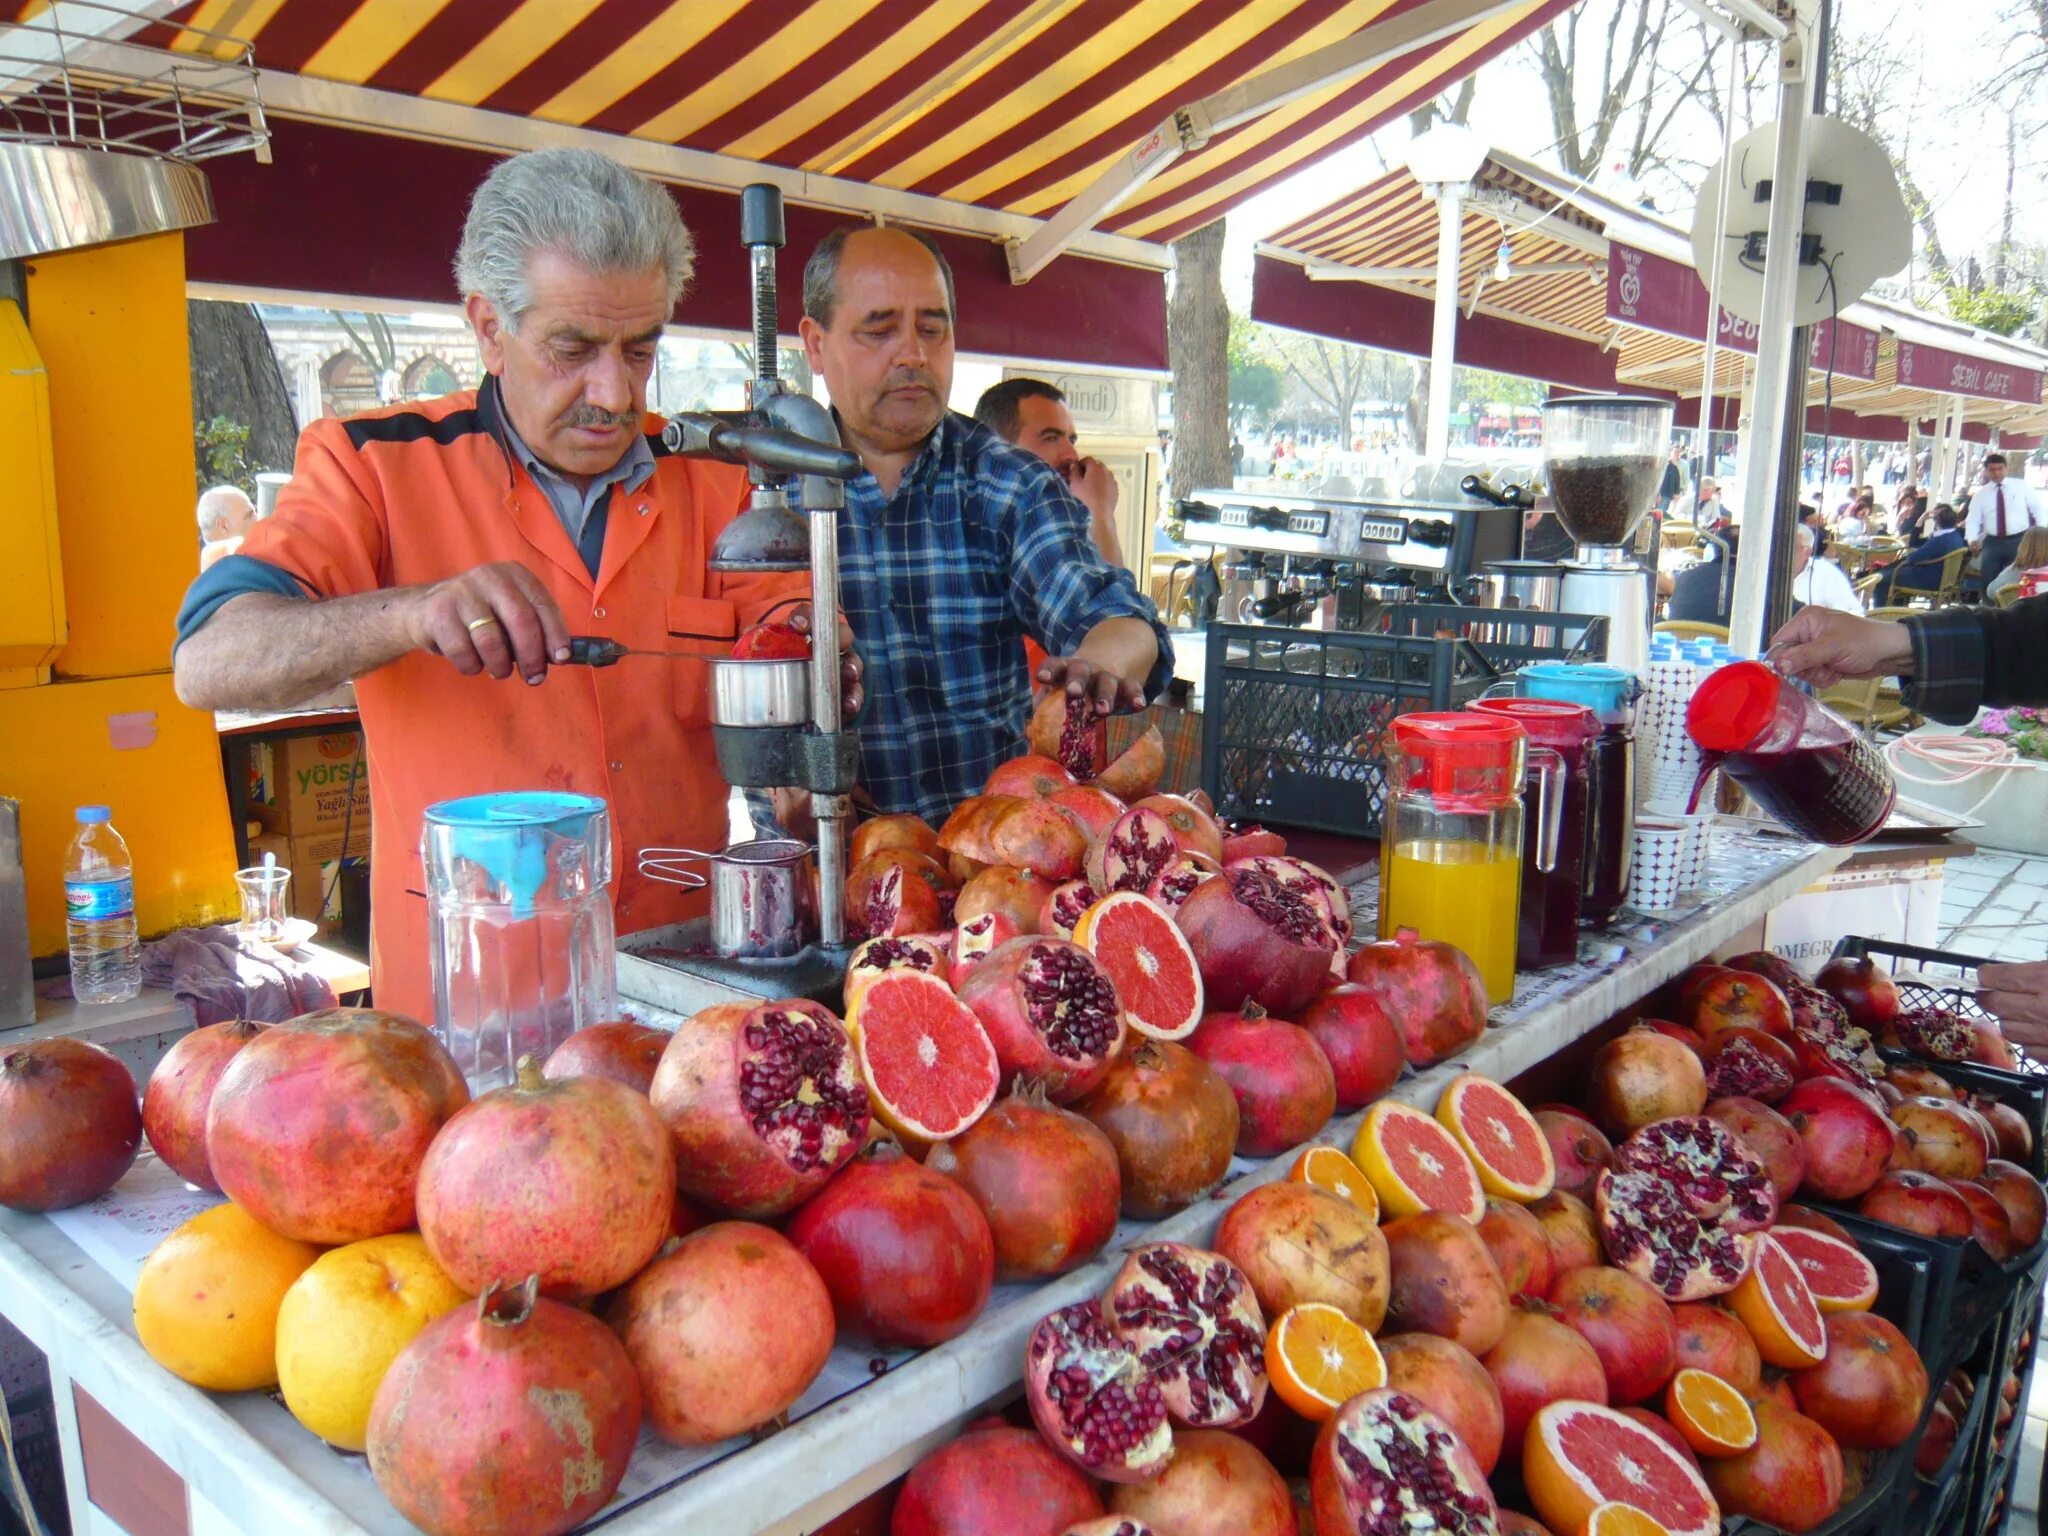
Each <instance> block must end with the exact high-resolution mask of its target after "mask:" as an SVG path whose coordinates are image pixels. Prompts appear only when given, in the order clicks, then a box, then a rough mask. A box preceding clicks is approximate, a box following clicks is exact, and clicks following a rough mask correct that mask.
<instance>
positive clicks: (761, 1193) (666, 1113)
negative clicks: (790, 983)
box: [651, 999, 868, 1216]
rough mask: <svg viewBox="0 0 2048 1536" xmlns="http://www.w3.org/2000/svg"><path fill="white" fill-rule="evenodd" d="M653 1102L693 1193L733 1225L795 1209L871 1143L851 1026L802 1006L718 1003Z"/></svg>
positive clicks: (693, 1030)
mask: <svg viewBox="0 0 2048 1536" xmlns="http://www.w3.org/2000/svg"><path fill="white" fill-rule="evenodd" d="M651 1098H652V1101H653V1104H654V1109H655V1113H656V1114H658V1115H660V1116H661V1119H662V1123H663V1124H665V1125H666V1126H667V1127H668V1129H669V1134H670V1135H671V1136H672V1137H673V1138H674V1139H675V1152H676V1182H677V1184H678V1185H679V1186H680V1187H681V1189H682V1191H683V1193H685V1194H686V1195H689V1196H690V1197H691V1198H692V1199H695V1200H700V1201H702V1202H703V1203H704V1204H706V1205H709V1206H712V1207H714V1208H715V1209H717V1210H719V1211H722V1212H726V1213H728V1214H731V1215H735V1216H779V1215H781V1214H782V1213H783V1212H785V1211H789V1210H792V1209H794V1208H795V1207H796V1206H797V1205H799V1204H801V1203H802V1202H803V1201H804V1200H806V1199H808V1198H809V1197H810V1196H811V1195H813V1194H815V1193H816V1192H817V1191H818V1190H819V1189H821V1188H823V1187H824V1184H825V1181H826V1180H827V1179H829V1178H831V1177H832V1175H833V1174H834V1173H835V1172H837V1171H838V1170H839V1169H840V1168H842V1167H844V1166H845V1164H846V1162H847V1160H848V1159H849V1158H851V1157H852V1156H853V1155H854V1153H855V1152H857V1151H859V1150H860V1146H861V1143H862V1142H864V1141H865V1140H866V1139H867V1134H868V1093H867V1088H866V1087H865V1085H863V1083H862V1082H861V1078H860V1069H859V1067H858V1066H857V1065H856V1063H855V1061H854V1054H853V1046H852V1043H851V1042H850V1041H849V1040H848V1039H847V1038H846V1030H845V1027H844V1026H843V1025H841V1024H840V1022H839V1020H838V1019H837V1018H835V1017H834V1016H833V1015H832V1014H831V1013H830V1012H828V1011H827V1010H826V1009H824V1008H821V1007H819V1006H818V1005H817V1004H816V1003H810V1002H803V1001H800V1000H797V999H786V1000H784V1001H781V1002H774V1003H766V1004H763V1005H762V1006H761V1007H759V1008H747V1007H745V1006H743V1005H742V1004H739V1003H717V1004H714V1005H713V1006H711V1007H709V1008H706V1009H704V1010H702V1011H701V1012H698V1013H695V1014H692V1015H691V1016H690V1017H689V1018H687V1019H685V1020H683V1022H682V1023H681V1024H680V1025H679V1026H677V1028H676V1032H675V1037H674V1038H673V1039H672V1040H670V1041H669V1043H668V1048H667V1049H666V1050H665V1051H663V1052H662V1056H661V1065H660V1067H659V1068H657V1069H656V1071H655V1074H654V1086H653V1089H652V1092H651Z"/></svg>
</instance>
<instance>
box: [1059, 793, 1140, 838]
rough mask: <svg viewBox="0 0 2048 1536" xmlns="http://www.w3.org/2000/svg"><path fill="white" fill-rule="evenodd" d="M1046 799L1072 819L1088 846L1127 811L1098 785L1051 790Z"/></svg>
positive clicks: (1117, 800) (1114, 796)
mask: <svg viewBox="0 0 2048 1536" xmlns="http://www.w3.org/2000/svg"><path fill="white" fill-rule="evenodd" d="M1047 798H1049V799H1050V800H1051V801H1052V803H1053V804H1054V805H1056V806H1058V807H1059V808H1060V809H1061V810H1063V811H1065V812H1066V813H1067V814H1068V815H1069V816H1071V817H1073V818H1074V823H1075V825H1077V826H1078V827H1080V829H1081V830H1082V831H1083V832H1085V833H1087V834H1088V841H1089V842H1091V843H1094V842H1099V841H1101V839H1102V837H1103V835H1104V834H1105V833H1106V832H1108V831H1109V829H1110V828H1111V827H1113V826H1115V825H1116V819H1117V817H1119V816H1121V815H1123V813H1124V812H1125V811H1127V810H1129V809H1130V807H1129V806H1127V805H1125V804H1124V802H1123V801H1122V800H1120V799H1118V798H1117V796H1116V794H1115V793H1114V792H1112V791H1111V790H1109V789H1108V788H1106V787H1104V786H1103V785H1101V784H1077V785H1076V786H1074V788H1072V789H1060V790H1055V791H1054V792H1053V793H1052V794H1051V795H1050V796H1048V797H1047Z"/></svg>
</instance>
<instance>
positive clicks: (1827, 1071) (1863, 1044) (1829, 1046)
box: [1792, 987, 1884, 1089]
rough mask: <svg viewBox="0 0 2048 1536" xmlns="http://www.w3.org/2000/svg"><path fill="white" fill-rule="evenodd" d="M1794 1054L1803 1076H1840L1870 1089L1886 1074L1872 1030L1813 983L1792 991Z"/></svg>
mask: <svg viewBox="0 0 2048 1536" xmlns="http://www.w3.org/2000/svg"><path fill="white" fill-rule="evenodd" d="M1792 1054H1793V1056H1794V1057H1796V1058H1797V1060H1798V1062H1799V1075H1800V1076H1801V1077H1839V1078H1841V1079H1843V1080H1844V1081H1845V1082H1849V1083H1853V1084H1854V1085H1855V1086H1857V1087H1858V1088H1863V1089H1871V1088H1874V1087H1876V1085H1877V1083H1878V1082H1879V1081H1880V1080H1881V1079H1882V1077H1883V1075H1884V1061H1883V1059H1882V1058H1881V1057H1879V1056H1878V1054H1877V1052H1876V1051H1875V1050H1873V1049H1872V1048H1871V1044H1870V1036H1869V1034H1868V1033H1866V1032H1865V1031H1863V1030H1860V1029H1858V1028H1856V1027H1855V1026H1854V1025H1853V1024H1851V1023H1850V1022H1849V1015H1848V1014H1847V1013H1846V1012H1845V1011H1844V1010H1843V1008H1842V1005H1841V1004H1840V1003H1838V1002H1836V1001H1835V1000H1834V999H1833V998H1832V997H1829V996H1828V995H1827V993H1825V992H1819V991H1816V990H1814V989H1813V988H1812V987H1800V988H1796V989H1794V991H1793V993H1792Z"/></svg>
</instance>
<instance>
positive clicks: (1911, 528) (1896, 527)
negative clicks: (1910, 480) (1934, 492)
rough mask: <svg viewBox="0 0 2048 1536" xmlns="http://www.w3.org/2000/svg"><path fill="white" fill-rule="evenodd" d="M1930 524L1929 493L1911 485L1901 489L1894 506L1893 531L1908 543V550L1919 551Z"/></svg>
mask: <svg viewBox="0 0 2048 1536" xmlns="http://www.w3.org/2000/svg"><path fill="white" fill-rule="evenodd" d="M1928 523H1929V520H1928V516H1927V493H1926V492H1925V491H1923V490H1920V489H1919V488H1918V487H1916V486H1911V485H1909V486H1906V487H1904V488H1903V489H1901V490H1900V492H1899V499H1898V500H1897V501H1896V502H1894V503H1893V504H1892V531H1893V532H1894V533H1895V534H1896V535H1897V536H1898V537H1899V538H1902V539H1904V540H1905V541H1906V546H1907V548H1909V549H1918V548H1919V547H1920V545H1921V544H1922V543H1924V542H1925V541H1926V538H1927V533H1928Z"/></svg>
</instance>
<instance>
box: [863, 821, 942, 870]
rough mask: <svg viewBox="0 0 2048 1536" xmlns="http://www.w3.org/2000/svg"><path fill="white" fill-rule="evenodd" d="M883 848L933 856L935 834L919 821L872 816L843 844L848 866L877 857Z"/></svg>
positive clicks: (936, 834)
mask: <svg viewBox="0 0 2048 1536" xmlns="http://www.w3.org/2000/svg"><path fill="white" fill-rule="evenodd" d="M884 848H908V849H910V851H911V852H913V853H924V854H931V855H937V853H938V852H939V834H938V833H936V832H934V831H933V830H932V829H931V828H930V827H929V826H927V825H926V824H925V821H924V819H923V818H922V817H918V816H911V815H901V816H875V817H872V818H870V819H869V820H867V821H864V822H862V823H861V824H860V825H859V826H857V827H855V828H854V829H853V837H852V838H851V840H850V841H849V842H848V843H847V847H846V858H847V862H848V864H849V865H852V864H858V863H860V862H861V861H862V860H863V859H865V858H866V857H867V856H868V855H869V854H871V853H880V852H881V851H882V850H883V849H884Z"/></svg>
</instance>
